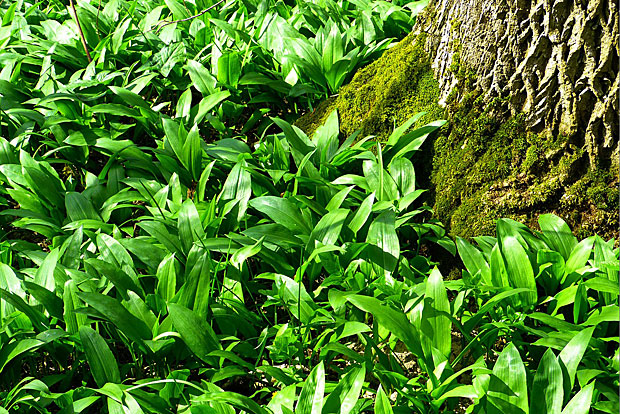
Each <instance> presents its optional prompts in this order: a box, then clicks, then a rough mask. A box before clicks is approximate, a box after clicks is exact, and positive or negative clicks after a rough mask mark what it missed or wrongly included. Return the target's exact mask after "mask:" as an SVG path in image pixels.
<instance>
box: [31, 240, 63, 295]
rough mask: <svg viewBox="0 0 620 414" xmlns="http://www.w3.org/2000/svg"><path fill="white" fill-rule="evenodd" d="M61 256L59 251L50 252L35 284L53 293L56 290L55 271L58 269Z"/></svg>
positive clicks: (39, 270)
mask: <svg viewBox="0 0 620 414" xmlns="http://www.w3.org/2000/svg"><path fill="white" fill-rule="evenodd" d="M59 254H60V250H59V249H54V250H52V251H51V252H49V253H48V254H47V256H46V257H45V260H44V261H43V263H42V264H41V266H40V267H39V268H38V269H37V273H35V276H34V283H36V284H37V285H39V286H43V287H44V288H45V289H47V290H49V291H52V292H54V291H55V290H56V280H55V278H54V270H55V269H56V265H57V263H58V256H59Z"/></svg>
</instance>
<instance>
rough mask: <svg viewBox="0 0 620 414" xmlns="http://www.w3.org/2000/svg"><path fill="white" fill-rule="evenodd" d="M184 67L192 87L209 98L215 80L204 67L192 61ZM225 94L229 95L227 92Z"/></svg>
mask: <svg viewBox="0 0 620 414" xmlns="http://www.w3.org/2000/svg"><path fill="white" fill-rule="evenodd" d="M186 67H187V71H188V72H189V77H190V79H191V80H192V85H194V87H195V88H196V89H198V92H200V93H201V94H202V95H203V96H209V95H210V94H211V93H213V92H214V89H215V85H216V83H217V80H216V79H215V78H214V77H213V75H212V74H211V73H210V72H209V71H208V70H207V69H205V67H204V66H202V65H201V64H200V63H198V62H196V61H194V60H189V61H188V62H187V66H186ZM219 93H221V94H222V95H220V96H223V93H222V92H219ZM226 93H227V94H228V95H230V93H229V92H226ZM213 106H215V105H213Z"/></svg>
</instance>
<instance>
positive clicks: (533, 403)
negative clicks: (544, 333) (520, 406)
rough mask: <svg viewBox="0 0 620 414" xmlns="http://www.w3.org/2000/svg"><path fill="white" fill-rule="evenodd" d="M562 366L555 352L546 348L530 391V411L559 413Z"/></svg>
mask: <svg viewBox="0 0 620 414" xmlns="http://www.w3.org/2000/svg"><path fill="white" fill-rule="evenodd" d="M562 381H563V380H562V368H561V367H560V363H559V362H558V360H557V358H556V356H555V354H554V353H553V351H552V350H551V349H547V351H546V352H545V354H544V355H543V357H542V359H541V360H540V363H539V364H538V369H537V370H536V375H534V382H533V384H532V388H531V390H532V391H533V392H532V393H530V413H540V414H560V411H561V410H562V403H563V402H564V388H563V387H562Z"/></svg>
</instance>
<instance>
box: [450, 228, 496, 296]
mask: <svg viewBox="0 0 620 414" xmlns="http://www.w3.org/2000/svg"><path fill="white" fill-rule="evenodd" d="M456 246H457V247H458V249H459V256H461V260H463V264H464V265H465V268H466V269H467V271H468V272H469V274H470V275H472V276H474V275H475V274H476V273H478V272H480V274H481V275H482V280H483V281H484V283H485V284H486V285H487V286H493V280H492V278H491V268H490V267H489V264H488V263H487V261H486V260H485V258H484V255H483V254H482V253H481V252H480V250H478V249H476V248H475V247H474V246H472V245H471V244H469V243H468V242H467V241H466V240H465V239H462V238H460V237H457V238H456ZM498 287H501V286H498Z"/></svg>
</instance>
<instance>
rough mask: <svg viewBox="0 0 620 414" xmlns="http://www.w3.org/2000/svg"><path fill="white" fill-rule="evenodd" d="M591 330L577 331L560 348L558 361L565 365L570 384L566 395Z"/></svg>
mask: <svg viewBox="0 0 620 414" xmlns="http://www.w3.org/2000/svg"><path fill="white" fill-rule="evenodd" d="M616 313H617V312H616ZM617 316H618V315H617V314H616V318H617ZM593 332H594V327H592V328H588V329H584V330H583V331H581V332H579V333H577V334H576V335H575V336H574V337H573V339H571V340H570V341H569V342H568V344H566V346H565V347H564V349H562V352H560V355H559V357H560V361H561V362H562V364H564V366H565V367H566V373H567V375H568V382H569V384H570V387H569V388H568V389H565V391H567V392H566V395H568V392H569V391H570V390H571V389H572V388H573V385H575V375H576V374H577V367H578V366H579V363H580V362H581V359H582V358H583V355H584V354H585V353H586V349H588V344H589V343H590V339H591V338H592V333H593Z"/></svg>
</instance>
